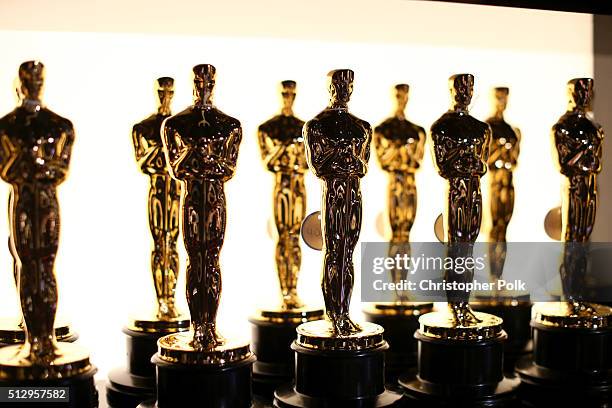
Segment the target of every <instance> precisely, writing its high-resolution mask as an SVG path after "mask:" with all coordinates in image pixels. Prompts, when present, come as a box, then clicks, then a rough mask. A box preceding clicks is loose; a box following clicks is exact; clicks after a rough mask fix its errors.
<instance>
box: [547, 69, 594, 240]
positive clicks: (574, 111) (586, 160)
mask: <svg viewBox="0 0 612 408" xmlns="http://www.w3.org/2000/svg"><path fill="white" fill-rule="evenodd" d="M568 95H569V106H568V109H567V112H566V113H565V114H564V115H563V116H561V118H560V119H559V121H558V122H557V123H556V124H555V125H554V126H553V129H552V133H553V139H554V144H555V147H556V154H557V163H558V165H559V170H560V172H561V174H563V175H564V176H565V178H566V186H565V193H564V197H563V207H562V225H563V226H562V236H563V238H564V241H566V242H587V241H588V240H589V238H590V236H591V232H592V231H593V224H594V222H595V212H596V210H597V174H598V173H599V172H600V171H601V158H602V153H603V151H602V141H603V138H604V133H603V129H602V128H601V126H600V125H599V124H597V123H595V122H594V121H593V120H591V119H590V117H589V112H591V109H592V107H591V105H592V99H593V95H594V91H593V80H592V79H591V78H577V79H572V80H571V81H569V82H568Z"/></svg>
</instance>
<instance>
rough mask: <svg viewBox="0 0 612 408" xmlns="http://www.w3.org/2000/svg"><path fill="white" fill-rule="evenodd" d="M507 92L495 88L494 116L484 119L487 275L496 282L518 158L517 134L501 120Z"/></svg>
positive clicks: (510, 210) (514, 129) (518, 139)
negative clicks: (487, 193) (488, 226)
mask: <svg viewBox="0 0 612 408" xmlns="http://www.w3.org/2000/svg"><path fill="white" fill-rule="evenodd" d="M508 93H509V89H508V88H503V87H500V88H495V90H494V97H495V113H494V114H493V116H492V117H490V118H489V119H487V123H488V124H489V126H490V127H491V143H490V145H489V160H488V167H489V186H490V187H489V188H490V191H491V199H490V210H491V220H492V226H491V230H490V231H489V242H490V244H489V245H490V247H489V259H490V264H491V273H492V274H493V276H494V277H495V278H497V279H498V278H500V277H501V276H502V272H503V269H504V263H505V260H506V231H507V229H508V224H509V223H510V219H511V218H512V212H513V211H514V182H513V179H512V173H513V171H514V168H515V167H516V162H517V160H518V156H519V149H520V147H519V145H520V142H521V132H520V131H519V130H518V129H516V128H513V127H512V126H510V125H509V124H508V123H507V122H506V121H505V119H504V111H505V110H506V105H507V103H508Z"/></svg>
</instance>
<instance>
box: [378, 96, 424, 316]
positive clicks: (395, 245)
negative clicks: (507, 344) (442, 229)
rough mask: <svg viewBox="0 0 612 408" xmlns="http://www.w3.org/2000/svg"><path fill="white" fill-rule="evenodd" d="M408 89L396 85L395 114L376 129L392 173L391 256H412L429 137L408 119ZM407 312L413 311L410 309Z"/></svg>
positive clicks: (399, 275) (401, 273)
mask: <svg viewBox="0 0 612 408" xmlns="http://www.w3.org/2000/svg"><path fill="white" fill-rule="evenodd" d="M409 90H410V87H409V86H408V85H407V84H398V85H396V86H395V97H396V100H397V108H396V111H395V114H394V115H393V116H392V117H390V118H388V119H386V120H385V121H384V122H382V123H381V124H380V125H378V126H377V127H376V128H375V129H374V138H373V141H374V147H375V149H376V156H377V157H378V161H379V162H380V166H381V167H382V169H383V170H384V171H385V172H387V174H388V177H389V184H388V190H387V191H388V193H387V210H388V211H387V212H388V217H389V225H390V227H391V239H390V240H389V251H388V256H389V257H390V258H395V257H396V256H397V255H407V256H410V230H411V229H412V225H413V224H414V219H415V217H416V210H417V188H416V181H415V174H416V172H417V170H418V169H419V167H420V166H421V161H422V160H423V151H424V146H425V138H426V133H425V129H423V128H422V127H420V126H418V125H415V124H414V123H412V122H410V121H409V120H407V119H406V114H405V110H406V105H407V103H408V92H409ZM391 273H392V278H393V281H394V282H400V281H401V280H403V279H406V271H405V270H397V269H395V268H394V269H392V270H391ZM396 295H397V302H398V303H406V302H407V300H408V299H407V296H406V295H405V294H403V293H397V294H396ZM430 306H432V305H431V304H430ZM398 307H399V306H398ZM376 310H377V311H378V312H379V313H380V312H392V313H396V312H393V311H391V309H390V308H376ZM406 312H409V313H412V311H410V310H406ZM421 312H422V310H421Z"/></svg>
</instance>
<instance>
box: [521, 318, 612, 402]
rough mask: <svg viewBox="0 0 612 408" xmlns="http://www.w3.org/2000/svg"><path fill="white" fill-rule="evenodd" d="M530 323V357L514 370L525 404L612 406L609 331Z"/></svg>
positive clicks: (611, 362) (611, 367)
mask: <svg viewBox="0 0 612 408" xmlns="http://www.w3.org/2000/svg"><path fill="white" fill-rule="evenodd" d="M532 326H533V341H534V350H533V356H532V357H526V358H524V359H522V360H520V361H519V363H518V364H517V369H516V371H517V373H518V374H519V376H520V378H521V387H520V395H521V398H522V399H523V400H524V402H525V404H526V405H527V406H532V407H540V406H550V404H567V406H571V405H572V404H578V405H579V406H581V407H583V406H584V407H609V406H611V405H612V330H611V329H609V328H607V329H588V328H563V327H549V326H545V325H542V324H538V323H535V322H534V323H532ZM545 404H546V405H545ZM564 406H566V405H564Z"/></svg>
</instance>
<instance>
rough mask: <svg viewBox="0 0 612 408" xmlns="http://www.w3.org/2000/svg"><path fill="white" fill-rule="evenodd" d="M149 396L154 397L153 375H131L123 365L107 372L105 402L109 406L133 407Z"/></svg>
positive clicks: (113, 407) (111, 407)
mask: <svg viewBox="0 0 612 408" xmlns="http://www.w3.org/2000/svg"><path fill="white" fill-rule="evenodd" d="M151 398H155V377H140V376H137V375H133V374H130V373H129V372H128V371H127V369H126V368H123V367H121V368H116V369H114V370H112V371H111V372H110V373H108V384H107V385H106V402H107V404H108V406H109V408H134V407H136V406H138V404H140V403H141V402H142V401H145V400H148V399H151Z"/></svg>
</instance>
